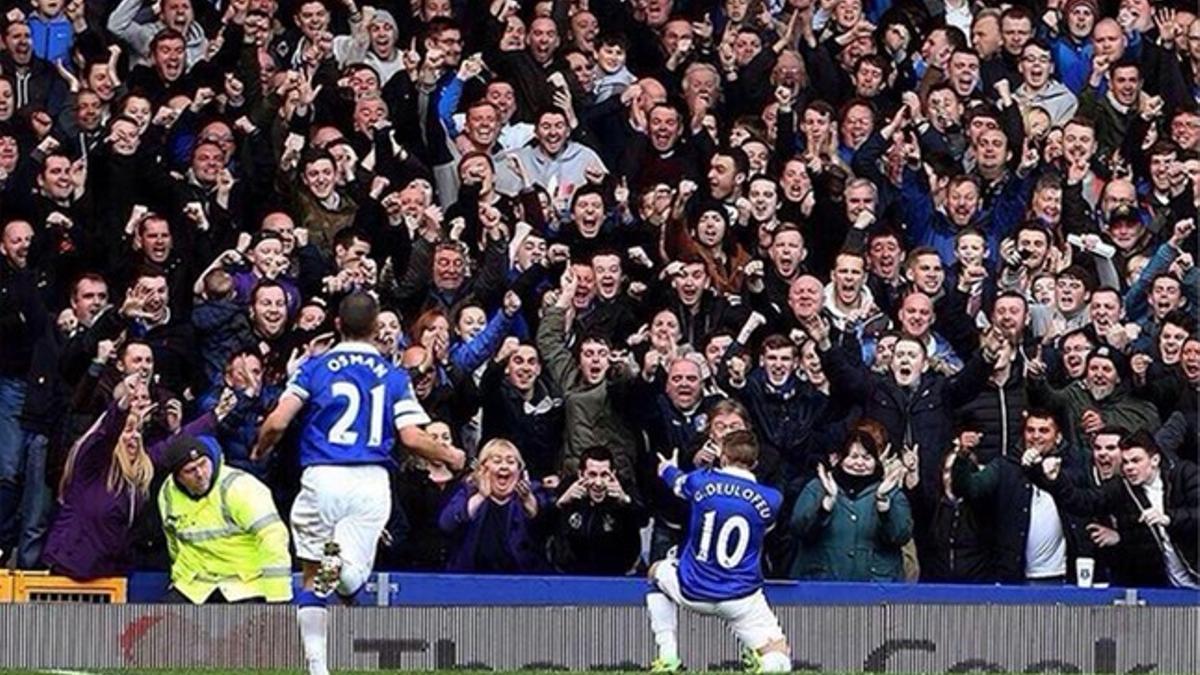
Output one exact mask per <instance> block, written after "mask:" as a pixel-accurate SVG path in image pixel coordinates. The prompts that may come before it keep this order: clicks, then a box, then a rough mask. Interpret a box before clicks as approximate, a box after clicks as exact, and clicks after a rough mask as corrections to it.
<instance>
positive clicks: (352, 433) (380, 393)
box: [329, 382, 387, 448]
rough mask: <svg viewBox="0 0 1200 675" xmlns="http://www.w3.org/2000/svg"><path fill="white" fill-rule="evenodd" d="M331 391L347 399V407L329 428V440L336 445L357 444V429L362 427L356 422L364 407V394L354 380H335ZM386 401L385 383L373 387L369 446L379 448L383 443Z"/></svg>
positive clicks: (330, 388)
mask: <svg viewBox="0 0 1200 675" xmlns="http://www.w3.org/2000/svg"><path fill="white" fill-rule="evenodd" d="M329 391H330V393H332V394H333V395H334V396H336V397H338V398H344V399H346V409H345V410H343V411H342V414H341V416H340V417H338V418H337V421H336V422H334V423H333V426H332V427H330V428H329V442H330V443H333V444H334V445H355V444H357V443H358V431H356V430H355V429H359V428H362V427H361V425H358V424H356V422H358V413H359V409H360V408H361V407H362V394H361V393H360V392H359V390H358V387H357V386H355V385H354V383H353V382H334V383H333V385H331V386H330V387H329ZM386 403H387V389H386V388H385V387H384V385H382V384H380V385H376V386H374V387H371V422H370V423H371V433H370V437H369V438H368V439H367V446H368V447H371V448H377V447H379V446H380V445H381V444H382V443H383V406H384V404H386Z"/></svg>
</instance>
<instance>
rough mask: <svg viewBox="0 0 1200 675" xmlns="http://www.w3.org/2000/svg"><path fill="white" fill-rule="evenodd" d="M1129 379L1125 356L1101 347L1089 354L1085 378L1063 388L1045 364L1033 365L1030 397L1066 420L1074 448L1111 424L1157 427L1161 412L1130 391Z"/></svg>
mask: <svg viewBox="0 0 1200 675" xmlns="http://www.w3.org/2000/svg"><path fill="white" fill-rule="evenodd" d="M1129 379H1130V377H1129V365H1128V363H1127V362H1126V360H1125V356H1124V355H1122V354H1121V353H1120V352H1118V351H1117V350H1115V349H1113V348H1111V347H1108V346H1102V347H1098V348H1097V349H1095V350H1094V351H1093V352H1092V353H1091V354H1090V355H1088V359H1087V369H1086V371H1085V375H1084V378H1083V380H1081V381H1079V382H1071V383H1068V384H1067V385H1066V386H1064V387H1052V386H1050V385H1049V384H1048V383H1047V382H1046V380H1045V377H1044V366H1043V365H1042V364H1040V363H1033V364H1031V367H1030V369H1029V400H1030V403H1031V404H1033V405H1037V406H1042V407H1047V408H1050V409H1052V410H1055V411H1057V412H1058V413H1059V418H1060V419H1062V420H1063V421H1064V422H1065V423H1066V425H1065V426H1066V429H1065V431H1066V436H1067V439H1068V440H1069V441H1070V442H1071V445H1072V447H1074V448H1086V447H1088V438H1087V436H1088V434H1090V433H1095V432H1096V431H1097V430H1098V429H1101V428H1103V427H1105V426H1108V425H1111V426H1118V427H1121V428H1123V429H1127V430H1129V431H1130V432H1134V431H1142V430H1147V431H1153V430H1154V429H1156V428H1158V425H1159V418H1158V412H1157V411H1156V410H1155V409H1154V406H1153V405H1152V404H1151V403H1148V402H1147V401H1144V400H1142V399H1140V398H1137V397H1135V396H1134V395H1133V394H1132V393H1131V392H1130V390H1129ZM1084 459H1086V458H1084Z"/></svg>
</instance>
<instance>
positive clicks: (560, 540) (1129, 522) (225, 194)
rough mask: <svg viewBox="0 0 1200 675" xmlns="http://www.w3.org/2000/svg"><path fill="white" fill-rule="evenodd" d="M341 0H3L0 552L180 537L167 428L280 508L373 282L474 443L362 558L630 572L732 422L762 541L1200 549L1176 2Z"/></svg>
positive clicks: (102, 571)
mask: <svg viewBox="0 0 1200 675" xmlns="http://www.w3.org/2000/svg"><path fill="white" fill-rule="evenodd" d="M357 2H358V0H157V1H156V2H153V3H151V2H145V1H144V0H18V1H17V2H9V3H5V5H6V6H7V7H8V8H9V9H7V11H6V13H5V14H4V15H3V18H2V19H0V27H2V31H3V35H2V37H3V45H2V46H3V51H2V52H0V225H2V232H0V254H2V260H0V549H2V550H3V552H4V553H3V556H4V557H5V558H6V559H7V562H8V564H9V565H11V566H16V567H19V568H33V569H38V568H43V569H44V568H48V569H50V570H52V571H54V572H57V573H62V574H66V575H69V576H72V577H75V578H81V579H87V578H94V577H98V576H104V575H114V574H126V573H129V572H130V571H132V570H135V569H161V568H163V567H165V565H166V564H167V563H166V550H167V547H166V545H165V543H164V535H163V531H162V530H163V527H162V524H161V519H160V515H159V513H158V511H159V508H158V506H159V504H158V501H159V500H156V499H155V496H154V495H155V494H157V493H158V490H159V487H158V486H159V485H160V484H162V482H163V480H164V473H169V471H165V468H164V465H163V461H164V460H163V456H164V452H165V450H164V448H166V447H168V445H169V444H170V443H171V439H172V438H176V437H177V435H178V434H180V433H183V432H186V434H188V436H189V437H193V436H202V437H204V438H207V439H210V441H206V443H209V445H205V446H204V447H219V452H217V453H216V454H215V455H214V457H215V458H216V460H215V461H216V462H217V464H218V465H219V466H217V467H210V468H208V469H205V471H206V472H208V473H206V474H205V476H206V477H207V476H209V474H211V476H215V477H216V478H217V479H218V482H221V480H223V479H221V477H222V476H224V475H225V474H224V473H222V472H221V471H220V468H221V466H226V465H227V466H229V467H236V468H237V469H239V470H241V471H244V472H246V473H248V474H251V475H253V476H254V477H255V478H257V479H258V481H260V482H261V483H262V484H264V485H265V486H267V488H268V489H269V491H270V493H271V496H272V498H273V500H274V502H275V503H276V505H277V507H278V513H280V514H286V513H287V512H288V504H289V503H290V501H291V499H292V498H293V496H294V494H295V492H296V491H297V488H298V480H299V471H298V467H297V461H296V456H295V452H294V447H295V439H294V438H293V437H292V436H291V435H289V436H288V437H287V438H285V440H284V442H283V443H281V444H280V449H279V450H278V451H277V452H275V453H274V454H272V455H271V456H270V458H269V459H267V460H260V459H259V458H256V457H253V456H251V449H252V448H253V447H254V442H255V438H256V434H257V431H258V427H259V425H260V423H261V421H262V419H263V417H264V415H265V414H266V413H267V412H268V411H270V409H271V408H272V406H273V404H274V401H275V400H276V399H277V398H278V396H279V395H280V394H281V392H282V391H283V388H284V386H285V384H286V382H287V379H288V376H289V373H291V372H293V371H294V370H295V368H296V367H297V366H298V364H299V363H301V362H302V361H303V359H305V358H306V357H308V356H311V355H313V354H318V353H321V352H322V351H323V350H325V349H328V348H329V347H330V346H331V345H332V344H333V343H334V341H335V340H336V339H337V329H336V325H335V322H334V320H333V314H335V311H334V310H335V308H336V307H337V303H338V302H339V300H340V299H341V298H342V297H344V296H345V295H346V294H348V293H350V292H352V291H359V290H365V291H369V292H372V293H374V294H375V295H376V296H377V297H378V298H379V300H380V303H381V305H382V307H383V308H384V311H383V312H382V313H381V315H380V319H379V325H378V334H377V337H376V343H377V347H378V349H379V351H380V352H381V353H383V354H385V355H387V356H388V357H389V358H391V359H394V360H395V362H396V363H397V364H398V365H400V366H402V367H403V368H405V369H406V370H407V372H408V374H409V376H410V378H411V382H412V386H413V390H414V393H415V395H416V397H417V398H418V399H419V400H420V402H421V404H422V405H423V407H424V408H425V410H426V411H427V412H428V413H429V416H430V417H431V418H432V419H433V420H434V421H433V423H431V424H430V425H429V428H428V430H429V432H430V433H431V434H433V435H434V436H435V437H436V438H437V439H438V440H439V442H441V443H445V444H448V445H451V446H453V447H456V448H461V449H463V450H464V451H465V452H466V454H467V456H468V457H469V458H470V459H471V461H470V463H469V464H468V466H467V467H465V468H464V469H461V470H455V468H454V467H447V466H440V465H436V464H431V463H429V462H425V461H420V460H415V459H413V458H406V457H405V455H404V453H403V452H402V451H400V450H399V449H398V452H397V456H398V457H399V458H401V461H400V462H399V463H398V466H397V467H396V468H395V471H394V473H393V478H392V487H393V496H394V503H393V515H392V520H391V522H390V523H389V526H388V528H387V531H386V533H385V537H384V538H383V541H381V542H380V552H379V556H380V560H379V567H381V568H384V569H401V570H451V571H471V572H516V573H551V572H558V573H567V574H600V575H621V574H632V573H636V572H637V571H638V570H639V569H644V568H645V564H646V563H647V562H648V561H653V560H658V559H661V558H662V557H663V556H664V555H667V554H668V551H669V549H670V548H671V547H673V546H675V545H677V544H679V543H680V542H681V541H682V540H683V536H682V535H683V533H682V528H683V527H685V523H686V522H687V505H686V504H685V503H683V502H682V501H681V500H680V499H679V498H678V497H676V496H675V495H674V494H673V493H672V492H670V490H669V489H668V488H667V487H666V486H665V485H663V484H662V482H661V481H659V480H657V478H656V477H655V474H654V471H655V466H656V464H657V455H659V454H663V455H670V454H672V453H678V455H679V458H680V462H681V466H682V467H683V468H685V469H692V468H699V467H705V466H710V465H713V464H714V462H715V460H716V458H717V457H718V455H719V453H720V447H721V446H720V441H721V439H722V437H723V436H724V435H725V434H728V433H729V432H730V431H732V430H740V429H750V430H752V431H753V432H754V433H755V434H756V436H757V438H758V440H759V443H760V445H761V458H760V461H759V463H758V465H757V467H756V475H757V478H758V480H759V481H761V482H763V483H766V484H770V485H773V486H776V487H778V488H780V489H781V490H783V491H784V493H785V494H786V502H785V513H784V514H783V517H782V518H781V519H780V525H779V527H778V528H776V530H775V531H773V532H772V533H771V535H770V537H769V539H768V552H767V560H768V569H767V570H766V571H767V574H768V575H769V576H773V577H785V578H786V577H791V578H798V579H832V580H857V581H864V580H872V581H901V580H908V581H915V580H920V581H937V582H1004V583H1026V582H1036V583H1066V582H1069V580H1070V579H1071V578H1072V577H1073V575H1074V574H1075V570H1076V565H1075V561H1076V560H1077V559H1079V558H1091V559H1093V560H1095V561H1096V579H1097V580H1098V581H1107V582H1110V583H1113V584H1126V585H1159V586H1168V585H1174V586H1190V587H1196V586H1197V584H1198V583H1200V577H1198V576H1197V571H1196V570H1197V567H1200V564H1198V560H1197V550H1198V546H1200V544H1198V534H1200V520H1198V509H1200V484H1198V479H1197V469H1196V465H1195V462H1196V461H1197V459H1198V458H1200V449H1198V431H1197V391H1198V390H1200V337H1198V333H1197V318H1198V313H1200V297H1198V296H1200V272H1198V271H1197V267H1196V265H1195V262H1196V256H1197V255H1198V252H1197V237H1196V235H1195V230H1196V223H1195V220H1196V215H1197V203H1198V198H1200V107H1198V106H1200V22H1198V21H1196V20H1195V19H1196V6H1195V4H1194V2H1190V1H1183V0H1180V1H1178V2H1175V1H1173V0H1166V1H1164V2H1156V3H1153V4H1152V3H1151V2H1150V0H1119V2H1117V1H1114V0H1049V1H1048V2H1047V1H1045V0H1018V1H1017V2H1014V3H1012V4H1010V3H1008V2H999V3H998V2H995V0H985V1H983V2H973V1H971V0H945V2H934V1H932V0H707V1H701V0H628V1H625V0H521V1H518V0H404V1H400V0H363V2H364V4H362V5H359V4H357ZM367 3H369V4H367ZM293 434H294V431H293ZM189 443H191V442H190V441H189ZM213 444H215V445H213ZM176 445H177V446H178V443H177V444H176ZM196 447H200V446H196V445H195V444H194V443H192V444H191V445H190V446H187V448H185V449H188V451H189V452H190V451H192V450H194V449H195V448H196ZM176 454H178V453H176ZM191 457H192V456H191V455H184V456H182V459H181V460H179V461H185V460H189V459H190V458H191ZM176 464H178V462H176V463H175V464H173V465H172V467H174V466H175V465H176ZM189 480H190V479H189ZM205 480H207V478H206V479H205ZM210 483H211V481H209V482H201V483H199V484H200V485H201V486H204V485H209V484H210ZM192 484H193V483H191V482H188V481H187V480H184V479H182V478H180V479H179V485H182V486H185V487H186V486H188V485H192ZM221 484H222V485H224V484H225V483H223V482H222V483H221ZM171 485H172V486H174V485H175V483H174V482H172V483H171ZM171 489H176V488H174V487H172V488H171ZM181 489H182V488H181ZM203 489H211V488H202V490H203ZM247 489H249V488H247ZM255 494H257V493H255ZM172 495H174V496H173V497H172V499H176V498H177V499H186V493H183V492H179V493H178V494H176V493H172ZM180 495H184V496H180ZM163 499H164V500H165V499H166V497H164V498H163ZM163 503H166V502H165V501H164V502H163ZM255 513H267V514H268V515H270V509H269V508H268V509H265V510H264V509H260V510H259V511H256V512H255ZM246 519H248V520H252V518H251V516H246ZM272 532H273V534H272V536H273V537H275V539H274V540H273V541H275V545H276V546H279V545H281V544H279V541H280V540H279V539H278V537H279V536H280V533H279V531H278V530H277V529H276V530H272ZM173 546H174V544H173Z"/></svg>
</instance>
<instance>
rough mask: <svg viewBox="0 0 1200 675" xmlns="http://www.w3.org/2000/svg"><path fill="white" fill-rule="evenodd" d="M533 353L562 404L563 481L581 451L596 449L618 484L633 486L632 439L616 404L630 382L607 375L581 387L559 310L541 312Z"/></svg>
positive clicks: (574, 467) (634, 449) (625, 376)
mask: <svg viewBox="0 0 1200 675" xmlns="http://www.w3.org/2000/svg"><path fill="white" fill-rule="evenodd" d="M537 347H538V352H539V353H540V354H541V357H542V363H543V364H544V366H545V368H546V371H547V372H548V373H549V375H550V378H551V379H552V380H554V382H555V383H556V384H557V385H558V387H559V389H560V390H561V391H562V392H563V398H564V400H565V402H566V405H565V407H566V418H567V420H566V422H567V423H566V434H567V438H566V443H565V444H564V449H563V454H564V456H563V462H562V465H563V466H562V468H563V472H564V474H563V475H574V474H575V473H576V471H577V469H578V466H579V456H580V455H581V454H582V453H583V451H584V450H586V449H588V448H590V447H593V446H601V447H605V448H608V449H609V450H611V451H612V454H613V460H614V461H613V464H614V468H615V469H616V470H617V474H618V475H619V476H620V478H621V484H622V485H624V486H627V487H628V486H630V485H634V484H635V479H636V476H635V472H634V467H635V466H636V461H635V460H636V458H637V449H638V443H637V437H636V436H634V433H633V430H632V429H630V427H629V425H628V424H626V423H625V420H624V416H623V415H622V414H621V411H620V410H619V408H618V401H619V400H620V399H621V395H622V393H624V392H625V390H626V388H627V385H628V383H629V381H630V380H631V379H632V378H631V377H629V374H628V373H622V374H614V373H612V372H610V373H609V375H608V377H606V378H605V379H604V380H601V381H600V382H599V383H597V384H587V383H585V382H584V381H583V375H582V373H580V372H579V366H578V364H577V363H576V362H575V355H574V354H572V353H571V351H570V350H569V349H567V337H566V312H565V311H564V310H563V309H562V308H561V307H551V308H550V309H547V310H546V313H545V315H544V316H543V317H542V321H541V324H540V325H539V326H538V334H537ZM642 403H643V404H645V403H647V402H642Z"/></svg>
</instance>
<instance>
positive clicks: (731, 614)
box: [654, 556, 783, 649]
mask: <svg viewBox="0 0 1200 675" xmlns="http://www.w3.org/2000/svg"><path fill="white" fill-rule="evenodd" d="M654 583H655V585H656V586H658V589H659V590H660V591H662V592H663V594H664V595H666V596H667V597H668V598H670V599H671V602H674V603H675V604H676V605H679V606H680V607H686V608H687V609H690V610H692V611H693V612H698V613H700V614H708V615H710V616H718V617H720V618H722V619H724V620H725V621H726V622H727V623H728V624H729V630H730V631H731V632H732V633H733V634H734V635H736V636H737V638H738V639H739V640H741V641H742V644H744V645H746V646H747V647H750V648H751V649H762V648H763V647H765V646H767V645H768V644H770V643H771V642H775V641H776V640H782V639H783V628H782V627H780V625H779V619H778V618H776V616H775V612H774V611H772V610H771V606H770V605H768V604H767V596H766V595H764V594H763V592H762V589H759V590H757V591H755V592H754V593H752V594H750V595H747V596H746V597H744V598H738V599H736V600H722V601H720V602H696V601H694V600H688V599H687V598H685V597H683V593H682V591H681V590H680V586H679V562H678V561H677V560H675V558H674V557H672V556H668V557H667V558H664V559H663V560H660V561H658V563H656V566H655V568H654Z"/></svg>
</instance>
